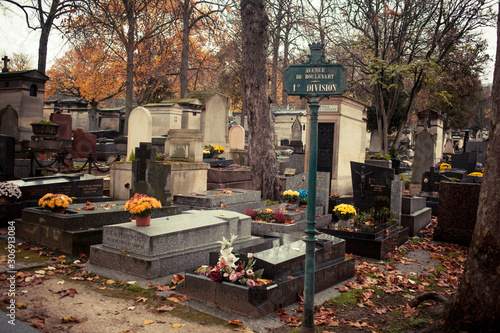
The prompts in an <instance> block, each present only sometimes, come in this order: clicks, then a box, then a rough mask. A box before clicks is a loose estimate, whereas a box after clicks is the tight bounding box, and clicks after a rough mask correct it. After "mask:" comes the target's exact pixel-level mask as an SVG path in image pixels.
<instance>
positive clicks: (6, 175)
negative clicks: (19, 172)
mask: <svg viewBox="0 0 500 333" xmlns="http://www.w3.org/2000/svg"><path fill="white" fill-rule="evenodd" d="M15 145H16V139H15V138H14V137H12V136H7V135H3V134H0V181H4V180H11V179H14V153H15Z"/></svg>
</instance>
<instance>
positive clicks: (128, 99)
mask: <svg viewBox="0 0 500 333" xmlns="http://www.w3.org/2000/svg"><path fill="white" fill-rule="evenodd" d="M127 16H128V23H129V27H128V28H129V30H128V45H126V51H127V82H126V83H125V128H124V134H125V135H128V118H129V116H130V113H131V112H132V107H133V104H134V51H135V18H134V10H133V8H132V7H129V8H127ZM128 153H130V152H127V154H128Z"/></svg>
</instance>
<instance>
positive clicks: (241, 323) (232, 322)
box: [228, 319, 243, 326]
mask: <svg viewBox="0 0 500 333" xmlns="http://www.w3.org/2000/svg"><path fill="white" fill-rule="evenodd" d="M228 324H233V325H240V326H243V322H242V321H241V320H239V319H231V320H230V321H228Z"/></svg>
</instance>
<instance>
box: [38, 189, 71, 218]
mask: <svg viewBox="0 0 500 333" xmlns="http://www.w3.org/2000/svg"><path fill="white" fill-rule="evenodd" d="M71 203H73V199H71V198H70V197H68V196H67V195H65V194H59V193H56V194H53V193H47V194H45V195H44V196H43V197H41V198H40V200H38V205H39V206H42V207H43V208H45V209H47V210H49V211H51V212H54V213H62V214H64V212H65V211H66V208H67V207H68V206H69V204H71Z"/></svg>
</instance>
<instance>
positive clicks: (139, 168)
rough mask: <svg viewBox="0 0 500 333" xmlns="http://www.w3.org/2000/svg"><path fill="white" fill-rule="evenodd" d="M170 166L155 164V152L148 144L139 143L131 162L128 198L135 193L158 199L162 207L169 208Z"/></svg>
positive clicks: (170, 193) (170, 201) (170, 196)
mask: <svg viewBox="0 0 500 333" xmlns="http://www.w3.org/2000/svg"><path fill="white" fill-rule="evenodd" d="M171 168H172V167H171V165H170V164H164V163H156V152H155V150H154V148H153V146H152V144H151V143H149V142H141V143H140V146H139V147H138V148H135V159H134V161H133V162H132V184H131V187H130V196H133V195H134V194H135V193H141V194H146V195H149V196H151V197H154V198H156V199H158V200H159V201H160V202H161V203H162V205H166V206H170V205H171V203H172V192H171V183H170V177H171Z"/></svg>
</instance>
